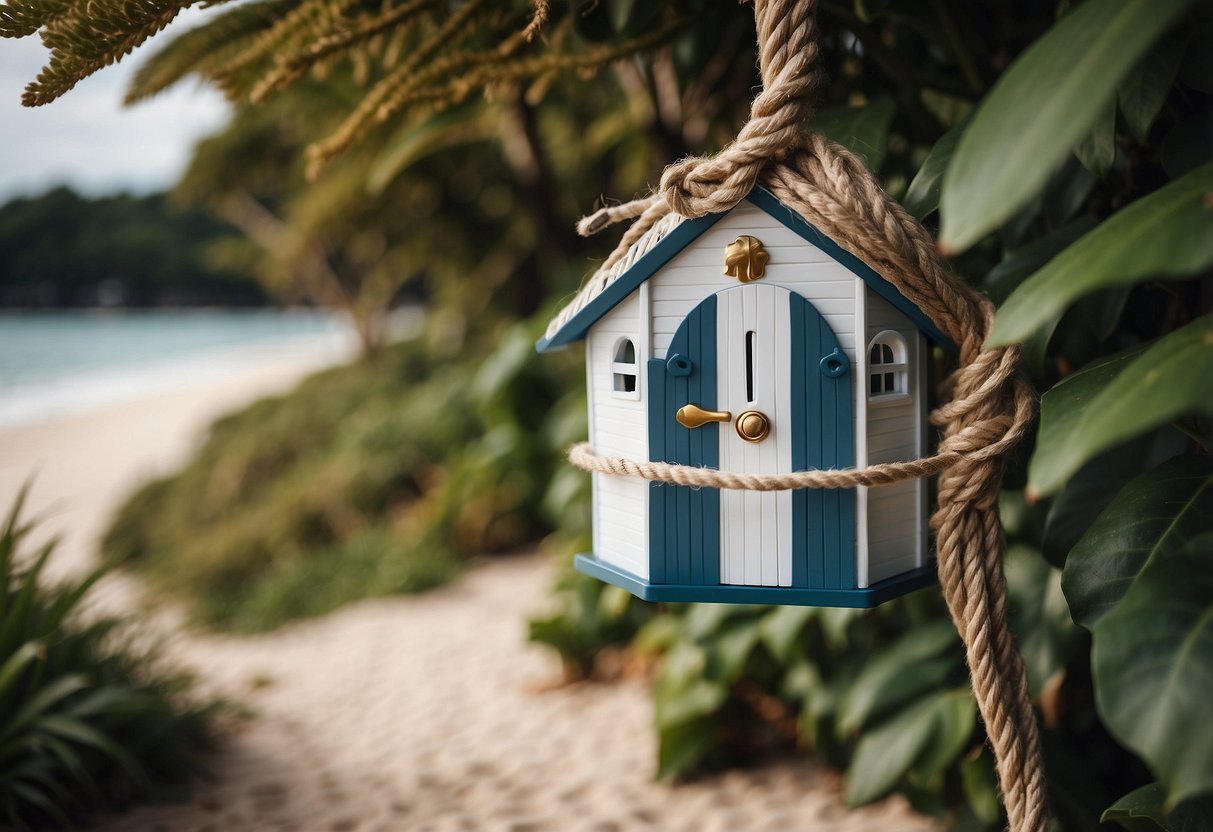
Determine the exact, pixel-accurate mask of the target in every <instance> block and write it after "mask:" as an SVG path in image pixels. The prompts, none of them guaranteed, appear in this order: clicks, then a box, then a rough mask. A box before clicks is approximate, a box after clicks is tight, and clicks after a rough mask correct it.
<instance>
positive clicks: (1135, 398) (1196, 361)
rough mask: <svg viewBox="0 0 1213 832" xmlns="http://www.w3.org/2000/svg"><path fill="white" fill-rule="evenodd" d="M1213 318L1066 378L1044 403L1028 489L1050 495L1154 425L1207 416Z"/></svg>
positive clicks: (1211, 395)
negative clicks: (1091, 463)
mask: <svg viewBox="0 0 1213 832" xmlns="http://www.w3.org/2000/svg"><path fill="white" fill-rule="evenodd" d="M1210 378H1213V315H1207V316H1205V317H1203V318H1199V319H1197V320H1195V321H1193V322H1192V323H1190V324H1188V325H1187V326H1185V327H1183V328H1181V329H1178V330H1176V331H1175V332H1171V333H1169V334H1167V335H1165V336H1163V337H1162V338H1160V339H1158V340H1157V341H1155V342H1154V343H1153V344H1151V345H1150V346H1149V347H1147V348H1146V349H1145V350H1143V351H1141V352H1138V353H1129V354H1126V355H1122V356H1119V357H1117V358H1115V359H1112V360H1109V361H1106V362H1104V363H1102V364H1099V365H1098V366H1096V367H1094V368H1091V369H1088V370H1081V371H1079V372H1077V373H1074V374H1073V375H1072V376H1070V377H1068V378H1066V379H1065V380H1064V381H1062V382H1061V383H1060V384H1058V385H1057V386H1056V387H1054V388H1053V389H1052V390H1050V391H1049V392H1048V393H1046V394H1045V395H1044V398H1043V399H1042V401H1041V408H1040V431H1039V433H1038V435H1037V439H1036V450H1035V451H1034V452H1033V454H1032V460H1031V462H1030V464H1029V467H1028V489H1029V491H1031V492H1033V493H1034V494H1036V495H1047V494H1052V493H1053V492H1055V491H1057V490H1058V489H1059V488H1060V487H1061V486H1063V485H1064V484H1065V482H1066V480H1067V479H1068V478H1069V477H1070V476H1071V475H1072V474H1073V473H1074V472H1075V471H1077V470H1078V469H1079V468H1081V467H1082V466H1083V465H1084V464H1085V463H1086V462H1087V461H1088V460H1090V459H1092V458H1094V457H1095V456H1096V455H1097V454H1100V453H1102V452H1103V451H1105V450H1107V449H1108V448H1111V447H1113V446H1114V445H1117V444H1118V443H1120V442H1124V441H1125V440H1128V439H1131V438H1133V437H1134V436H1136V435H1138V434H1139V433H1142V432H1144V431H1146V430H1149V429H1150V428H1153V427H1155V426H1157V425H1160V424H1163V423H1165V422H1168V421H1170V420H1172V419H1175V418H1177V417H1179V416H1183V415H1187V414H1191V413H1213V384H1201V383H1197V381H1198V380H1201V379H1205V380H1207V379H1210Z"/></svg>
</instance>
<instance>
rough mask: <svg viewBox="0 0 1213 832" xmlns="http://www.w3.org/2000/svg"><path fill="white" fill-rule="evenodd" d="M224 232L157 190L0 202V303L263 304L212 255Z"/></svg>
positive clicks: (240, 275) (62, 191)
mask: <svg viewBox="0 0 1213 832" xmlns="http://www.w3.org/2000/svg"><path fill="white" fill-rule="evenodd" d="M233 233H234V232H233V230H232V229H231V228H230V227H229V226H227V225H226V224H224V223H221V222H220V221H218V220H216V219H214V218H213V217H211V216H209V215H207V214H205V213H203V212H201V211H198V210H185V211H181V210H176V209H174V208H173V207H171V206H170V205H168V204H167V203H166V197H165V195H164V194H153V195H151V196H144V197H135V196H129V195H120V196H112V197H102V198H96V199H93V198H87V197H83V196H81V195H79V194H77V193H75V192H74V191H72V190H70V189H68V188H56V189H54V190H52V191H49V192H47V193H45V194H43V195H41V196H38V197H31V198H21V199H15V200H13V201H11V202H9V203H7V204H6V205H3V206H0V307H3V308H12V307H27V308H28V307H34V308H71V307H96V306H113V307H169V306H259V305H263V304H265V303H267V302H268V296H267V294H266V293H265V291H264V290H263V289H262V288H261V287H260V286H259V285H258V284H257V283H256V281H254V280H253V279H252V278H251V277H250V276H249V275H248V274H247V273H246V272H245V271H243V270H241V269H239V268H234V267H232V266H230V265H227V264H225V263H223V262H220V260H219V259H218V258H217V257H216V256H215V251H216V250H217V249H220V248H221V246H218V245H217V243H219V242H220V241H221V240H223V239H225V238H228V237H231V236H232V234H233Z"/></svg>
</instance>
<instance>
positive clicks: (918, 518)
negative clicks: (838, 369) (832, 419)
mask: <svg viewBox="0 0 1213 832" xmlns="http://www.w3.org/2000/svg"><path fill="white" fill-rule="evenodd" d="M864 298H865V308H864V318H865V320H864V328H865V331H866V334H865V337H864V339H863V340H864V348H863V349H862V350H861V353H860V361H861V362H862V363H863V367H862V369H861V371H860V372H859V373H857V374H856V378H857V380H858V381H859V382H861V384H859V385H857V387H858V390H857V392H859V394H860V395H863V396H865V397H866V396H867V395H868V389H869V388H868V369H869V368H868V366H867V361H868V355H867V344H868V343H870V342H871V340H872V339H873V338H875V337H876V336H877V335H879V334H880V333H881V332H884V331H886V330H893V331H894V332H897V333H898V334H900V335H901V336H902V337H903V338H905V341H906V359H907V361H906V363H907V368H906V369H907V389H908V391H909V394H910V395H909V396H908V397H907V398H905V399H901V400H899V401H896V402H891V403H881V402H879V401H872V400H871V399H870V398H869V399H868V400H867V401H866V408H865V410H866V412H867V426H866V427H867V429H866V431H865V439H866V441H865V449H866V457H867V458H866V460H864V461H862V462H861V463H860V464H866V465H872V464H875V463H878V462H902V461H905V460H909V459H916V458H918V457H920V456H923V455H924V451H925V436H926V434H925V431H924V429H923V419H922V408H923V407H924V402H925V400H926V399H925V393H926V385H925V378H926V375H925V371H923V365H924V363H925V361H926V352H925V348H924V344H925V342H924V340H923V338H922V337H921V335H920V334H919V332H918V329H917V327H915V326H914V324H912V323H911V322H910V320H909V319H908V318H907V317H906V316H905V315H904V314H902V313H901V312H899V311H898V310H897V309H895V308H894V307H893V306H892V305H891V304H890V303H889V302H888V301H886V300H885V299H884V298H882V297H880V296H879V295H877V294H876V293H875V292H874V291H872V289H870V288H867V289H865V291H864ZM860 391H862V392H860ZM925 495H926V483H925V481H924V480H912V481H909V482H902V483H897V484H895V485H887V486H880V487H878V488H868V489H866V495H865V499H863V500H861V501H860V502H861V505H862V504H865V503H866V513H867V518H866V529H865V531H866V535H861V536H862V537H866V548H867V553H866V554H867V564H866V570H865V569H861V570H860V579H861V580H860V585H861V586H870V585H871V584H874V583H876V582H878V581H881V580H884V579H885V578H889V577H892V576H894V575H898V574H900V573H902V572H905V571H906V570H908V569H913V568H914V567H915V566H919V565H921V564H922V562H923V557H924V553H925V544H924V539H925V535H926V518H925V509H926V496H925ZM860 522H864V519H863V518H862V517H861V518H860ZM861 557H862V555H861ZM864 572H866V579H865V576H864Z"/></svg>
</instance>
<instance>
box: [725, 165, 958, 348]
mask: <svg viewBox="0 0 1213 832" xmlns="http://www.w3.org/2000/svg"><path fill="white" fill-rule="evenodd" d="M746 199H748V200H749V201H750V202H752V203H754V204H755V205H756V206H758V207H759V208H761V209H762V210H763V211H765V212H767V213H768V214H770V215H771V216H772V217H774V218H775V219H777V220H779V221H780V222H781V223H783V224H784V225H785V226H787V227H788V228H789V229H791V230H792V231H794V232H796V233H797V234H799V235H800V236H801V237H803V238H804V239H806V240H808V241H809V242H810V243H812V244H813V245H815V246H817V247H818V248H819V249H821V250H822V251H824V252H825V253H826V254H828V255H830V257H832V258H834V259H835V260H837V261H838V262H839V263H841V264H842V265H843V266H845V267H846V268H847V269H849V270H850V271H851V272H852V273H853V274H854V275H855V276H856V277H858V278H859V279H860V280H862V281H863V282H864V283H866V284H868V285H869V286H871V287H872V291H874V292H876V294H878V295H880V296H881V297H882V298H884V299H885V300H887V301H888V302H889V303H891V304H893V306H894V307H895V308H896V309H897V310H898V311H900V312H901V313H902V314H904V315H905V316H906V317H908V318H909V319H910V320H911V321H913V322H914V325H915V326H917V327H918V328H919V329H920V330H922V331H923V332H924V333H926V335H927V337H928V338H930V339H931V340H932V341H934V342H935V343H937V344H939V345H940V346H941V347H946V348H947V349H948V350H950V351H951V352H953V353H955V352H958V350H957V349H956V345H955V344H953V343H952V339H951V338H949V337H948V336H946V335H944V334H943V333H942V332H940V330H939V327H937V326H935V324H934V323H932V321H931V319H930V318H928V317H927V316H926V315H924V314H923V313H922V310H921V309H919V308H918V307H917V306H915V305H914V304H913V303H911V302H910V301H909V300H907V299H906V297H905V296H904V295H902V294H901V292H899V291H897V287H896V286H894V285H893V284H892V283H890V282H889V281H887V280H885V279H884V278H883V277H881V276H880V275H879V274H878V273H877V272H876V271H875V270H874V269H873V268H872V267H871V266H869V265H868V264H867V263H865V262H863V261H862V260H860V259H859V258H858V257H856V256H855V255H854V254H851V252H849V251H847V250H846V249H845V248H843V247H842V246H840V245H838V243H836V242H834V241H833V240H831V239H830V238H829V237H827V236H826V235H825V234H823V233H822V232H821V231H820V230H818V228H817V226H815V225H813V224H812V223H810V222H809V221H808V220H806V219H805V218H804V217H802V216H800V214H797V213H796V212H795V211H794V210H793V209H791V208H789V207H788V206H787V205H784V204H783V203H782V202H780V201H779V199H778V198H777V197H776V196H775V195H774V194H773V193H771V192H770V191H768V190H767V189H766V188H761V187H759V188H755V189H754V190H752V191H750V193H749V195H747V196H746Z"/></svg>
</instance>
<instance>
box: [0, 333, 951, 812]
mask: <svg viewBox="0 0 1213 832" xmlns="http://www.w3.org/2000/svg"><path fill="white" fill-rule="evenodd" d="M319 363H321V362H320V361H319V360H318V359H317V358H316V357H313V358H312V359H305V358H303V357H300V356H296V357H295V359H294V360H288V361H285V362H284V361H283V360H281V359H280V358H279V359H278V360H275V361H272V362H271V361H266V362H263V363H260V364H259V363H257V362H252V363H249V364H247V365H245V366H243V367H241V369H240V370H239V372H234V373H233V374H232V375H231V376H230V377H228V378H225V379H223V380H221V381H216V380H211V381H206V382H202V383H199V384H198V385H196V386H194V387H192V388H191V389H189V390H182V391H177V392H174V393H170V394H161V395H157V396H153V397H148V398H146V399H143V400H140V401H138V402H130V403H126V404H122V405H116V406H112V407H108V408H106V409H104V410H100V411H97V412H95V413H92V414H89V415H88V416H84V417H75V418H71V419H64V420H60V421H58V422H55V423H48V424H44V425H40V426H34V427H25V428H17V429H13V430H8V431H3V432H0V503H7V501H8V500H9V499H10V498H11V495H12V494H13V493H15V491H16V489H17V488H19V487H20V484H21V483H22V482H23V481H24V480H25V478H26V477H27V476H28V473H29V471H30V470H31V469H33V468H35V467H37V469H38V479H37V482H36V484H35V487H34V490H33V492H32V499H31V502H32V505H33V507H34V508H36V509H40V510H46V509H48V508H50V507H52V506H53V507H54V511H53V513H52V514H51V515H50V516H49V519H48V521H47V523H46V524H45V527H44V533H50V532H52V531H58V532H60V533H62V534H63V535H64V541H63V544H62V546H61V547H60V550H59V552H58V553H57V559H56V561H55V564H54V566H55V571H56V572H57V573H58V574H63V573H66V572H72V571H79V570H82V569H86V568H88V567H89V565H90V564H91V563H92V562H93V558H94V557H95V554H94V552H95V544H96V540H97V537H98V535H99V534H100V533H101V532H102V531H103V529H104V525H105V523H106V520H107V518H108V516H109V515H110V513H111V512H112V511H113V510H114V508H115V507H116V506H117V505H118V504H119V502H120V501H121V499H122V496H123V494H124V493H125V492H126V491H127V490H128V489H130V488H132V487H134V486H135V485H136V484H137V483H139V482H140V481H141V480H142V479H143V478H144V477H146V476H149V475H151V474H155V473H159V472H163V471H166V470H169V469H170V468H171V467H172V466H173V465H176V464H179V463H180V461H181V460H183V459H184V458H186V456H187V454H188V453H189V451H190V449H191V448H193V447H195V446H196V444H197V443H198V442H199V441H200V437H201V436H202V435H203V433H204V430H205V426H206V425H207V424H208V423H209V421H210V420H211V419H213V418H214V417H215V416H216V415H219V414H221V413H222V412H224V411H227V410H229V409H231V408H234V407H238V406H240V405H241V404H243V403H246V402H248V401H250V400H252V399H253V398H256V397H257V396H260V395H263V394H267V393H269V392H274V391H276V390H282V389H285V388H286V387H289V386H290V385H291V384H293V383H294V382H295V381H296V380H297V379H298V378H299V377H301V376H302V375H303V374H304V373H306V372H307V371H309V370H311V369H313V368H315V367H316V366H318V364H319ZM550 580H551V566H550V564H549V563H548V562H547V561H546V560H545V559H544V558H542V557H541V556H539V555H536V554H530V555H519V556H512V557H509V558H503V559H497V560H492V561H489V562H487V563H485V564H484V565H481V566H479V567H477V568H475V569H473V570H471V571H470V572H469V573H468V574H466V575H465V576H464V577H463V578H462V579H460V580H458V581H456V582H455V583H454V584H452V585H450V586H448V587H445V588H442V589H439V590H437V591H434V592H431V593H428V594H426V595H423V596H416V597H408V598H394V599H384V600H376V601H367V602H363V603H359V604H354V605H351V606H349V607H346V608H345V609H343V610H340V611H338V612H336V613H334V614H332V615H329V616H327V617H324V618H321V619H317V620H314V621H308V622H302V623H298V624H293V625H289V626H287V627H283V628H281V629H279V630H277V631H275V632H273V633H270V634H266V635H262V636H256V637H239V638H238V637H217V636H213V635H206V634H201V633H197V632H191V631H188V630H185V629H181V628H180V627H179V626H178V625H177V624H176V617H175V616H171V615H169V616H165V615H161V616H157V617H156V618H154V619H152V620H153V621H154V622H155V626H156V627H158V628H160V629H161V630H162V631H163V632H164V634H165V635H166V637H167V638H168V639H169V641H168V649H169V652H170V654H171V656H172V657H173V658H174V659H176V660H178V661H179V662H181V663H183V664H186V665H188V666H190V667H192V668H193V669H195V670H196V671H197V672H198V674H199V676H200V677H201V678H202V680H203V683H204V685H205V687H206V688H207V689H208V690H210V691H214V692H218V693H220V694H223V695H225V696H227V697H229V698H231V699H232V700H234V701H237V702H240V703H243V704H245V705H247V706H249V707H250V708H251V709H252V711H253V714H254V715H253V717H252V718H251V719H250V720H248V721H247V723H245V724H244V725H243V727H241V728H239V729H238V730H236V731H234V732H233V733H232V734H231V735H230V736H227V737H226V738H225V740H224V743H223V745H222V746H221V748H220V749H219V750H218V751H217V752H216V754H215V755H214V757H213V759H212V760H211V761H210V766H211V769H212V772H213V778H212V779H210V780H208V781H204V782H201V783H199V784H198V785H197V786H196V788H195V789H194V795H193V798H192V799H191V800H190V801H189V802H187V803H181V804H165V805H159V806H150V807H142V808H137V809H135V810H133V811H131V812H128V813H125V814H122V815H120V816H116V817H113V818H110V819H109V820H107V821H106V822H105V823H103V824H101V826H100V827H98V828H100V829H104V830H166V831H167V830H172V832H176V831H177V830H199V832H201V830H213V832H220V830H223V831H224V832H226V831H227V830H234V831H235V832H242V831H243V830H333V832H337V831H338V830H410V831H412V830H416V832H421V831H422V830H434V832H439V830H503V831H507V830H508V831H509V832H532V831H533V832H540V830H587V832H588V831H589V830H595V832H611V831H612V830H619V832H624V831H625V830H688V832H690V830H695V832H700V831H701V830H702V832H711V830H721V831H722V832H724V830H728V831H729V832H742V830H781V831H783V830H789V831H790V830H802V829H803V830H810V829H811V830H823V831H829V830H837V832H861V831H862V830H872V832H876V830H882V832H883V831H884V830H908V831H909V832H913V830H926V829H930V828H932V825H931V824H930V822H928V821H927V820H926V819H923V818H921V817H918V816H916V815H914V814H913V813H912V812H910V811H909V809H908V808H907V806H906V804H905V803H904V801H902V800H900V799H892V800H888V801H885V802H883V803H880V804H876V805H874V806H871V807H867V808H865V809H863V810H859V811H852V812H848V811H847V810H846V809H845V808H844V807H843V806H842V803H841V800H840V798H839V794H838V792H839V783H838V779H837V777H836V776H834V775H833V774H831V773H829V772H828V771H827V770H825V769H824V768H822V767H820V766H818V765H817V764H815V763H814V762H812V761H811V760H809V759H807V758H805V757H803V756H802V757H796V758H793V759H787V760H782V761H779V762H776V763H772V764H770V765H767V766H764V767H762V768H759V769H757V770H750V771H735V772H730V773H726V774H723V775H719V776H713V777H708V778H704V779H701V780H698V781H695V782H693V783H689V784H685V785H680V786H674V787H671V786H666V785H660V784H656V783H654V782H653V772H654V766H655V740H654V735H653V731H652V705H651V700H650V696H649V693H648V690H647V688H646V686H645V684H644V683H641V682H621V683H617V684H612V685H602V684H580V685H572V686H564V687H555V688H553V686H552V685H551V682H552V681H553V680H555V679H557V678H558V676H559V662H558V661H557V659H556V658H555V656H554V655H553V654H551V653H550V652H548V651H546V650H544V649H542V648H539V647H536V646H532V645H529V644H528V643H527V641H526V632H525V631H526V624H525V621H526V618H527V616H528V615H530V614H532V613H535V612H537V611H540V610H542V609H543V607H544V605H545V603H546V601H545V597H546V590H547V586H548V584H549V582H550ZM139 593H140V587H139V584H138V582H137V580H136V579H135V578H133V577H131V576H129V575H126V576H122V575H120V576H117V577H116V578H114V579H111V580H109V581H107V582H106V584H105V585H104V586H103V587H102V596H101V597H102V598H103V603H104V605H106V606H112V607H114V608H128V609H129V608H131V607H132V605H134V604H135V603H136V602H137V600H138V597H139Z"/></svg>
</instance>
